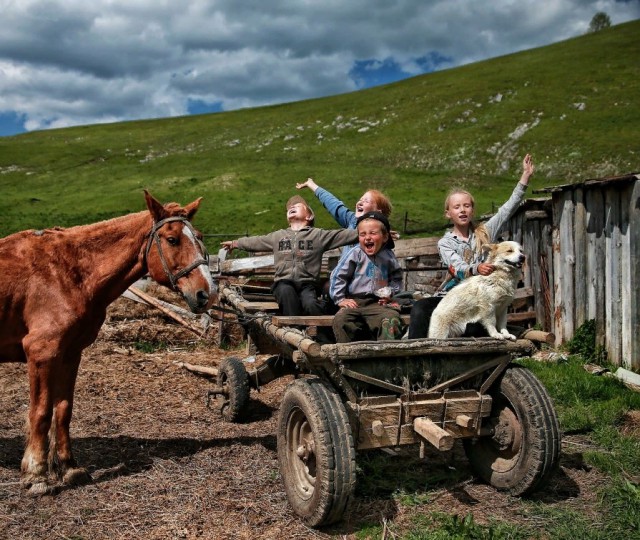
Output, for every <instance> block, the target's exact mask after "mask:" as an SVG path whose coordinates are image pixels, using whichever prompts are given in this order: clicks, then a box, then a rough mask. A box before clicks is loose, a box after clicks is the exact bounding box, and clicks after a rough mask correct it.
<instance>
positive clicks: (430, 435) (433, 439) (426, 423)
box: [413, 417, 453, 452]
mask: <svg viewBox="0 0 640 540" xmlns="http://www.w3.org/2000/svg"><path fill="white" fill-rule="evenodd" d="M413 429H415V430H416V433H417V434H418V435H420V436H421V437H424V438H425V439H426V440H427V441H429V442H430V443H431V444H432V445H433V446H435V447H436V448H437V449H438V450H440V451H441V452H444V451H446V450H451V449H452V448H453V437H452V436H451V435H450V434H449V433H447V432H446V431H445V430H444V429H442V428H441V427H440V426H438V425H436V424H434V423H433V422H432V421H431V420H429V419H428V418H424V417H419V418H416V419H415V420H414V421H413Z"/></svg>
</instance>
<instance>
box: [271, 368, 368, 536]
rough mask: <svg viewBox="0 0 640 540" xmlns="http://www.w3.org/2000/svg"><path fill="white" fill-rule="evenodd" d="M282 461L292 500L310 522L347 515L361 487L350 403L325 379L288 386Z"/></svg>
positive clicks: (283, 408)
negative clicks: (356, 484)
mask: <svg viewBox="0 0 640 540" xmlns="http://www.w3.org/2000/svg"><path fill="white" fill-rule="evenodd" d="M278 462H279V465H280V473H281V475H282V480H283V482H284V488H285V491H286V493H287V498H288V500H289V503H290V504H291V506H292V507H293V510H294V511H295V513H296V514H298V516H300V517H301V518H302V519H303V520H304V522H305V523H306V524H307V525H309V526H311V527H318V526H320V525H328V524H329V523H333V522H335V521H339V520H340V519H341V518H342V516H343V515H344V513H345V511H346V509H347V508H348V506H349V503H350V502H351V499H352V497H353V492H354V489H355V483H356V457H355V448H354V444H353V435H352V433H351V426H350V425H349V419H348V417H347V411H346V409H345V407H344V404H343V403H342V401H341V399H340V396H339V395H338V394H337V393H336V391H335V390H334V389H333V388H331V387H330V386H329V385H328V384H326V383H324V382H323V381H322V380H320V379H298V380H296V381H294V382H293V383H291V384H290V385H289V387H288V388H287V389H286V391H285V394H284V398H283V400H282V405H281V406H280V414H279V417H278Z"/></svg>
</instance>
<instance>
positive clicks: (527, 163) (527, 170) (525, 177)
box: [520, 154, 535, 185]
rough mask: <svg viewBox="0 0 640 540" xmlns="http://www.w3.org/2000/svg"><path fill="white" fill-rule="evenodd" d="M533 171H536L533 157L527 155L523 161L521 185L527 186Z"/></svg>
mask: <svg viewBox="0 0 640 540" xmlns="http://www.w3.org/2000/svg"><path fill="white" fill-rule="evenodd" d="M533 171H535V167H534V165H533V158H532V157H531V154H527V155H526V156H524V159H523V160H522V178H520V183H522V184H525V185H527V184H528V183H529V178H530V177H531V175H532V174H533Z"/></svg>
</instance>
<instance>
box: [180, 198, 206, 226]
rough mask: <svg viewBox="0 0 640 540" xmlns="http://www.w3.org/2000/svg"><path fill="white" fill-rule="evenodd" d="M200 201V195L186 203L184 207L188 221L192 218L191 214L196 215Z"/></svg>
mask: <svg viewBox="0 0 640 540" xmlns="http://www.w3.org/2000/svg"><path fill="white" fill-rule="evenodd" d="M200 201H202V197H198V198H197V199H196V200H195V201H193V202H192V203H191V204H188V205H187V206H185V207H184V209H185V211H186V212H187V219H188V220H189V221H191V220H192V219H193V216H195V215H196V212H197V211H198V208H199V206H200Z"/></svg>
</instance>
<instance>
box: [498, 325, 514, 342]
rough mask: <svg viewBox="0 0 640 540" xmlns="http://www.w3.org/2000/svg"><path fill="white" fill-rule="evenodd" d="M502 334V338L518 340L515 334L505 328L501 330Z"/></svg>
mask: <svg viewBox="0 0 640 540" xmlns="http://www.w3.org/2000/svg"><path fill="white" fill-rule="evenodd" d="M500 334H501V335H502V339H510V340H511V341H515V340H516V336H514V335H513V334H511V333H509V331H508V330H506V329H504V328H503V329H502V330H500Z"/></svg>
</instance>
